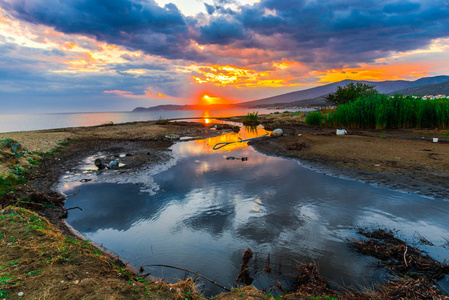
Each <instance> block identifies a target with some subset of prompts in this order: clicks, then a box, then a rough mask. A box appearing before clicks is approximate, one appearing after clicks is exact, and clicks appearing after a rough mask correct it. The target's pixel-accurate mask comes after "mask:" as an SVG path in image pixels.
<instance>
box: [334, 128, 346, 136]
mask: <svg viewBox="0 0 449 300" xmlns="http://www.w3.org/2000/svg"><path fill="white" fill-rule="evenodd" d="M347 133H348V132H347V131H346V129H337V132H336V134H337V135H345V134H347Z"/></svg>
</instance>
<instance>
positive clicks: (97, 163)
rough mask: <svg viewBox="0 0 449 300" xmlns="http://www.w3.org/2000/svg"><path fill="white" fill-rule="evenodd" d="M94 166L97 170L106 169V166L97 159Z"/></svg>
mask: <svg viewBox="0 0 449 300" xmlns="http://www.w3.org/2000/svg"><path fill="white" fill-rule="evenodd" d="M95 166H96V167H97V168H98V169H99V170H102V169H104V168H106V165H105V164H104V163H103V162H102V161H101V159H99V158H97V159H96V160H95Z"/></svg>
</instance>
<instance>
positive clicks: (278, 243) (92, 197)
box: [67, 132, 449, 287]
mask: <svg viewBox="0 0 449 300" xmlns="http://www.w3.org/2000/svg"><path fill="white" fill-rule="evenodd" d="M245 134H246V133H243V134H241V135H240V137H241V138H242V139H245V138H250V137H252V136H259V135H262V134H263V132H256V133H249V135H245ZM251 134H252V135H251ZM236 137H237V135H234V134H231V135H228V136H220V137H216V138H211V139H207V140H201V141H190V142H182V143H177V144H175V145H174V146H173V147H172V150H173V153H174V154H175V155H177V156H179V157H181V159H180V160H179V162H178V163H177V164H176V165H175V166H173V167H171V168H169V169H168V170H165V171H164V172H162V173H159V174H157V175H155V176H153V177H152V179H154V180H155V181H156V182H157V184H158V185H159V187H160V190H159V191H158V193H156V194H155V195H148V194H145V193H140V192H139V187H138V186H136V185H131V184H129V185H116V184H84V185H82V186H81V191H80V192H79V194H77V195H76V196H73V197H71V198H69V200H68V201H67V206H68V207H70V206H80V207H82V208H83V211H70V214H69V219H68V222H69V223H70V224H71V225H72V226H74V227H75V228H76V229H78V230H79V231H81V232H82V233H83V234H85V235H86V236H87V237H88V238H89V239H92V240H94V241H96V242H98V243H103V244H104V246H105V247H107V248H109V249H111V250H113V251H115V252H116V253H118V254H119V255H121V256H122V257H124V258H125V259H126V260H128V261H130V262H131V263H133V264H135V265H136V266H140V265H148V264H168V265H174V266H179V267H184V268H188V269H191V270H194V271H198V272H200V273H201V274H203V275H205V276H208V277H211V278H214V279H215V280H217V281H218V282H220V283H224V284H227V285H232V283H233V282H234V280H235V277H236V276H237V274H238V272H239V270H240V263H241V255H242V253H243V251H244V250H245V249H246V248H248V247H250V248H251V249H252V250H253V251H257V252H259V253H260V254H259V255H260V256H264V255H265V257H266V255H267V254H268V253H270V254H271V255H272V262H274V263H277V262H283V264H284V265H289V266H290V265H292V264H293V263H292V262H293V261H296V262H315V263H317V264H318V266H319V269H320V272H321V273H322V274H323V275H324V276H326V277H328V278H329V279H331V280H332V281H334V282H337V283H339V284H342V283H343V282H344V283H345V284H356V285H357V284H366V283H372V282H373V281H376V280H378V276H379V270H376V269H375V268H373V266H374V260H372V259H370V258H366V257H363V256H361V255H358V254H357V253H355V251H354V250H353V249H351V248H349V247H348V245H347V240H346V239H347V238H350V237H354V236H355V234H354V233H355V231H356V230H355V229H354V227H355V226H361V227H379V226H380V227H387V228H390V229H397V230H399V231H400V234H401V236H402V237H405V238H407V239H409V240H411V241H413V236H414V235H416V232H418V233H419V234H420V235H422V236H423V237H425V238H426V239H427V240H429V241H431V242H432V243H434V244H435V245H440V246H441V245H442V244H444V243H445V240H444V238H448V237H449V231H448V226H447V225H448V223H447V215H448V213H449V202H447V201H444V200H436V199H428V198H424V197H420V196H417V195H408V194H403V193H399V192H394V191H390V190H386V189H382V188H377V187H374V186H369V185H366V184H362V183H359V182H355V181H350V180H343V179H339V178H335V177H330V176H326V175H323V174H320V173H317V172H314V171H311V170H309V169H306V168H303V167H301V166H300V165H299V164H298V163H297V162H295V161H292V160H287V159H283V158H278V157H269V156H266V155H263V154H260V153H257V152H255V151H254V150H253V149H252V148H251V147H240V146H241V145H239V147H235V148H232V151H229V150H230V148H227V147H228V146H227V147H224V148H222V149H220V150H218V151H213V150H211V148H212V147H213V145H215V144H216V143H217V142H222V141H230V140H235V139H236ZM230 146H231V145H230ZM230 156H232V157H235V158H241V157H247V158H248V160H247V161H242V160H237V159H235V160H229V159H226V158H228V157H230ZM67 192H68V193H70V191H67ZM425 249H426V250H427V251H429V252H430V254H432V255H433V256H435V258H437V259H439V260H441V261H442V260H444V259H446V258H448V257H449V250H448V249H447V248H442V247H429V246H427V247H425ZM153 272H155V273H153V275H159V276H161V275H162V274H161V273H158V271H157V270H154V271H153ZM169 274H174V276H181V275H179V274H176V273H170V271H168V270H165V271H164V276H168V275H169ZM262 279H263V278H262ZM262 279H260V280H262ZM255 284H256V286H257V282H255ZM262 287H263V286H262Z"/></svg>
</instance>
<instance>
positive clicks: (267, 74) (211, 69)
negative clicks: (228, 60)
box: [188, 65, 290, 87]
mask: <svg viewBox="0 0 449 300" xmlns="http://www.w3.org/2000/svg"><path fill="white" fill-rule="evenodd" d="M188 70H190V71H192V72H195V73H196V74H195V75H192V78H193V80H194V81H195V82H196V83H198V84H203V83H211V84H213V85H216V86H236V87H255V86H269V87H279V86H286V85H290V83H289V82H288V81H287V80H285V79H283V78H277V77H276V76H275V74H273V72H272V71H261V72H259V71H256V70H251V69H245V68H239V67H234V66H230V65H225V66H219V65H213V66H199V65H190V66H189V67H188ZM273 75H274V76H273Z"/></svg>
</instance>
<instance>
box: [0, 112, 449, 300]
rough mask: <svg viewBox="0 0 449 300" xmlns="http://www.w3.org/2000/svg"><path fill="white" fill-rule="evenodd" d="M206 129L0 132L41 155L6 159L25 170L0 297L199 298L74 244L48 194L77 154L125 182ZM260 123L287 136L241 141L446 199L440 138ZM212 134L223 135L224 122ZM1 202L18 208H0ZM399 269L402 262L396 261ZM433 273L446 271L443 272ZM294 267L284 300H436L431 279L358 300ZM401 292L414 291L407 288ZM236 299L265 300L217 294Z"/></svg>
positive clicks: (10, 197) (311, 270) (8, 216)
mask: <svg viewBox="0 0 449 300" xmlns="http://www.w3.org/2000/svg"><path fill="white" fill-rule="evenodd" d="M211 127H213V124H210V125H204V124H193V123H184V122H180V123H178V124H170V123H168V124H158V123H157V122H139V123H130V124H122V125H105V126H96V127H85V128H68V129H60V130H47V131H38V132H26V133H11V134H2V136H0V139H5V138H10V139H13V140H17V141H19V142H21V143H22V144H23V145H25V146H26V148H27V149H28V151H30V152H31V153H32V155H38V156H40V157H41V158H40V159H39V164H38V165H32V164H31V165H29V164H27V161H28V160H26V161H23V160H15V161H14V162H13V164H23V165H22V167H23V168H25V169H26V170H27V172H26V175H25V177H26V179H27V182H26V183H25V184H24V185H20V186H18V188H17V189H16V190H15V191H14V192H13V193H11V194H7V195H2V196H1V197H0V199H1V206H2V208H3V210H2V211H1V218H0V221H1V222H2V225H4V226H2V228H5V229H2V230H3V231H2V232H1V234H2V238H1V239H0V242H1V246H2V250H3V249H6V250H7V251H2V254H1V257H0V261H1V265H2V269H1V272H2V273H1V277H2V278H3V277H4V278H7V280H6V279H5V280H4V281H5V283H6V284H3V283H2V284H3V285H2V286H0V290H1V292H3V293H4V295H2V296H5V295H7V296H10V297H11V298H15V295H19V293H24V295H26V296H28V297H31V298H39V297H47V298H49V299H61V298H64V297H85V298H87V299H92V298H104V297H106V296H108V297H109V296H110V297H114V298H116V299H141V298H148V297H149V296H151V297H153V298H155V299H200V298H201V295H199V294H198V293H197V292H196V291H195V288H194V284H193V282H192V281H184V282H180V283H178V284H174V285H170V284H165V283H162V282H160V280H157V279H152V280H149V281H147V280H144V278H143V276H144V275H145V274H139V275H140V276H138V275H137V274H135V273H133V272H132V271H130V270H127V269H126V266H125V265H124V264H123V263H121V262H120V261H117V260H116V259H115V258H113V257H110V256H108V255H106V254H104V253H101V252H100V251H98V249H97V248H95V247H93V246H92V245H91V244H90V243H89V242H85V241H81V240H79V239H77V237H76V236H74V235H73V233H72V232H71V231H70V230H69V229H68V228H67V226H66V225H65V222H64V221H63V220H64V219H63V218H64V214H66V213H67V211H66V210H65V209H64V207H63V205H62V204H63V203H64V200H65V198H64V195H60V194H58V193H57V192H55V191H54V189H55V185H56V183H57V182H58V180H59V178H60V177H61V176H63V175H64V174H66V172H70V171H71V170H74V169H75V168H76V167H77V166H79V163H80V161H82V160H83V159H86V158H87V157H98V156H101V158H102V159H103V160H104V161H112V160H114V159H117V158H120V162H122V163H123V164H124V165H125V166H123V168H121V169H120V171H121V172H124V173H123V175H124V176H126V175H127V173H128V174H131V173H132V172H133V171H134V170H138V169H140V168H142V167H145V166H152V165H155V164H163V163H164V162H165V163H167V162H168V161H169V160H170V158H171V155H170V152H169V151H167V149H168V147H169V146H171V145H172V143H173V139H172V137H174V135H176V136H183V137H192V138H205V137H208V136H211V135H216V134H221V132H220V131H216V130H212V129H211ZM266 127H267V128H268V129H274V128H273V127H276V128H282V129H283V130H284V132H285V133H286V134H287V135H285V136H282V137H279V138H273V137H270V138H268V137H267V138H264V139H260V140H255V141H253V142H251V143H252V145H253V146H254V147H255V148H256V149H257V150H258V151H261V152H264V153H267V154H270V155H279V156H285V157H290V158H297V159H300V160H301V161H305V162H307V163H308V164H310V165H311V166H312V167H313V168H317V169H320V170H323V172H332V173H333V174H335V175H338V176H348V177H351V178H355V179H359V180H363V181H366V182H369V183H375V184H380V185H385V186H388V187H392V188H397V189H402V190H407V191H410V192H419V193H422V194H425V195H430V196H435V197H440V198H447V195H448V194H449V193H448V191H449V184H448V181H447V179H448V177H449V171H448V170H449V169H448V167H449V158H448V151H447V147H448V144H446V143H445V142H446V140H445V138H444V133H441V132H438V133H436V132H434V131H430V130H429V131H411V132H406V131H404V132H396V131H391V132H388V131H387V132H384V133H382V132H376V131H352V132H351V131H349V134H348V135H347V136H335V130H331V129H321V128H310V127H306V126H303V125H302V124H301V123H297V122H296V121H295V122H294V123H292V122H286V123H285V124H281V123H276V122H274V121H273V122H271V123H270V122H266ZM220 128H221V129H224V130H232V129H233V128H232V127H226V126H224V127H223V126H221V127H220ZM299 134H301V136H298V135H299ZM436 134H439V137H440V141H441V142H442V143H441V142H440V143H432V142H431V138H432V137H433V136H434V135H436ZM423 137H424V138H423ZM55 146H56V147H55ZM34 159H36V160H37V159H38V158H37V157H35V158H34ZM2 165H6V166H7V168H6V170H8V168H9V167H11V166H12V165H11V162H10V161H7V160H4V161H2ZM28 168H30V169H28ZM8 205H14V206H19V207H20V208H5V207H7V206H8ZM32 211H36V212H37V213H38V214H39V215H37V214H36V213H34V212H32ZM69 213H70V212H69ZM47 220H49V221H50V223H51V224H50V223H49V222H47ZM7 224H12V225H10V226H9V225H8V226H6V225H7ZM55 225H56V227H58V228H56V227H55ZM388 237H389V236H388ZM391 240H393V238H392V237H391ZM393 241H394V242H395V243H397V244H400V245H399V246H398V247H396V248H397V249H399V250H398V251H400V253H399V254H401V253H402V255H403V256H405V255H406V254H403V252H401V251H404V252H405V250H404V249H407V246H406V244H401V242H398V241H396V240H393ZM394 246H395V245H394ZM404 247H405V248H404ZM39 249H43V250H42V251H41V250H39ZM409 249H411V248H409ZM399 254H395V255H399ZM370 255H373V254H370ZM373 256H375V255H373ZM403 261H404V264H405V265H406V267H408V265H407V264H408V263H410V261H409V260H407V258H406V259H405V260H403ZM399 263H402V261H401V260H398V264H399ZM443 267H444V268H445V269H444V270H445V272H446V271H447V269H446V267H445V266H443ZM298 271H299V273H300V274H299V275H298V278H297V283H298V285H297V287H296V292H294V293H291V294H290V295H287V296H285V298H286V299H310V296H311V295H329V296H330V297H335V298H347V299H360V298H365V299H378V298H379V297H380V298H388V297H390V296H391V297H396V298H401V297H412V298H413V297H415V298H423V299H424V298H426V297H437V298H444V296H442V295H441V294H440V293H439V291H438V290H436V289H435V288H434V286H433V283H432V278H431V279H429V280H428V281H425V282H423V280H421V279H419V278H418V279H414V280H415V281H394V282H392V283H391V284H390V285H389V286H385V287H384V288H382V287H381V288H380V289H379V292H377V293H376V292H374V291H370V293H365V294H363V295H362V294H360V293H356V292H351V291H350V290H346V291H345V292H341V291H339V292H337V291H333V290H331V289H330V288H329V286H328V283H327V282H326V280H325V279H323V278H322V277H320V276H319V274H318V273H317V269H316V267H314V266H313V265H307V266H301V267H299V268H298ZM105 278H107V280H106V281H105V280H104V279H105ZM401 280H403V279H401ZM409 286H413V287H416V289H415V290H413V288H410V289H409V288H408V287H409ZM395 287H396V288H395ZM279 290H280V291H281V290H282V287H279ZM387 291H388V292H387ZM401 291H403V292H402V293H401ZM390 292H391V293H390ZM395 293H396V294H395ZM420 295H421V296H420ZM5 297H6V296H5ZM0 298H1V297H0ZM242 298H243V299H270V298H271V297H270V296H269V295H266V294H263V293H262V292H261V291H257V290H255V289H254V288H251V287H246V288H238V289H236V290H234V291H232V292H231V293H228V294H224V295H221V296H220V297H218V299H242Z"/></svg>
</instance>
